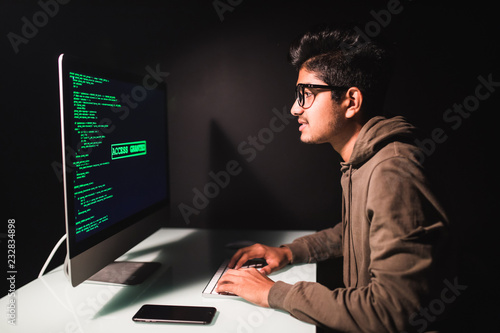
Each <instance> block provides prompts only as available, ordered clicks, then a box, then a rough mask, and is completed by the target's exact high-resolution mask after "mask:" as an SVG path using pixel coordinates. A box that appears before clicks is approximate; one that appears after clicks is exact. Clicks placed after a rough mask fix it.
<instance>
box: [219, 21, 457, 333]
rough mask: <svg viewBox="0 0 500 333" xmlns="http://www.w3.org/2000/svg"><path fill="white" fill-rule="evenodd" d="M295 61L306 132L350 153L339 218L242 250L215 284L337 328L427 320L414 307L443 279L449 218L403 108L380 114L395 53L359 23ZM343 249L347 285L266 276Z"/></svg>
mask: <svg viewBox="0 0 500 333" xmlns="http://www.w3.org/2000/svg"><path fill="white" fill-rule="evenodd" d="M290 58H291V62H292V64H293V65H294V66H296V68H297V69H298V70H299V76H298V80H297V87H296V97H297V100H296V101H295V103H294V105H293V107H292V109H291V112H292V114H293V115H294V116H297V120H298V123H299V124H300V127H299V131H300V132H301V135H300V138H301V140H302V141H303V142H305V143H315V144H319V143H329V144H331V145H332V147H333V149H335V150H336V151H337V152H338V153H339V154H340V156H341V157H342V159H343V161H345V162H342V163H341V171H342V179H341V185H342V190H343V207H342V209H343V214H342V215H343V218H342V223H339V224H337V225H336V226H335V227H333V228H331V229H326V230H323V231H320V232H318V233H316V234H313V235H310V236H306V237H302V238H299V239H297V240H295V241H294V242H293V243H291V244H286V245H283V246H281V247H279V248H276V247H268V246H265V245H261V244H256V245H254V246H251V247H247V248H244V249H240V250H239V251H237V252H236V254H235V255H234V256H233V258H232V261H231V263H230V267H234V269H233V270H229V271H228V272H227V273H226V274H225V275H224V276H223V277H222V278H221V280H220V281H219V287H218V290H219V291H220V292H222V291H226V292H232V293H235V294H238V295H240V296H241V297H243V298H244V299H247V300H248V301H250V302H253V303H255V304H257V305H260V306H264V307H272V308H277V309H282V310H285V311H288V312H290V313H291V314H292V315H293V316H295V317H297V318H298V319H300V320H303V321H306V322H310V323H314V324H316V325H319V326H325V327H329V328H332V329H335V330H336V331H342V332H344V331H346V332H387V331H389V332H402V331H415V330H417V329H422V327H423V326H422V325H417V324H418V323H417V322H416V318H417V316H416V315H417V314H418V313H419V311H420V310H421V309H422V308H425V307H426V306H428V304H429V302H430V301H431V300H432V299H433V297H436V296H435V295H434V294H433V293H432V291H433V290H435V289H437V290H439V289H442V287H443V286H442V283H443V282H442V281H443V278H442V277H441V275H440V273H439V272H438V270H437V269H436V267H438V265H441V262H440V261H439V258H438V256H437V254H439V253H443V252H440V250H441V247H442V246H443V244H444V243H445V239H446V234H447V224H448V223H447V219H446V216H445V213H444V212H443V210H442V208H441V207H440V205H439V204H438V202H437V200H436V199H435V197H434V196H433V194H432V192H431V191H430V190H429V186H428V184H427V181H426V178H425V176H424V174H423V169H422V165H421V164H420V163H419V158H418V156H419V149H418V148H417V147H416V146H415V145H414V144H413V140H414V139H413V136H412V134H413V131H414V128H413V127H412V126H411V125H410V124H408V123H407V122H406V121H405V120H404V119H403V118H402V117H394V118H390V119H387V118H384V117H382V116H377V113H378V112H380V111H381V108H382V105H381V101H382V99H383V96H384V94H385V90H386V86H387V82H388V72H389V61H388V58H389V57H388V56H387V52H386V51H385V50H384V49H383V48H382V47H380V46H379V45H377V44H375V43H373V42H369V41H363V40H362V38H361V37H360V36H359V35H357V34H356V33H355V32H354V30H351V29H338V30H323V31H319V32H312V33H307V34H305V35H304V36H303V37H302V38H301V39H300V40H299V41H298V42H297V43H296V44H294V45H292V47H291V49H290ZM339 256H343V258H344V272H343V273H344V284H345V288H338V289H335V290H329V289H327V288H326V287H324V286H323V285H321V284H319V283H311V282H299V283H296V284H295V285H289V284H287V283H284V282H282V281H277V282H274V281H272V280H271V279H269V278H268V277H267V274H269V273H271V272H273V271H276V270H278V269H280V268H283V267H284V266H285V265H288V264H294V263H303V262H317V261H322V260H326V259H328V258H332V257H339ZM252 258H265V259H266V261H267V263H268V266H266V267H265V268H263V269H262V270H261V271H260V272H259V271H257V270H255V269H248V270H243V269H239V268H240V267H241V265H242V264H243V263H244V262H245V261H247V260H248V259H252ZM438 296H439V295H438ZM419 318H420V317H419ZM427 324H430V321H428V322H427V323H426V325H425V327H427Z"/></svg>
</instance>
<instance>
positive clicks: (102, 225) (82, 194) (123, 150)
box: [59, 54, 169, 280]
mask: <svg viewBox="0 0 500 333" xmlns="http://www.w3.org/2000/svg"><path fill="white" fill-rule="evenodd" d="M59 87H60V98H61V129H62V148H63V166H64V172H63V176H64V177H63V180H64V191H65V213H66V231H67V245H68V254H69V259H70V270H71V271H73V272H72V273H74V271H76V270H78V269H80V268H82V269H85V270H87V271H88V272H87V273H85V275H88V274H90V270H88V269H87V268H86V267H75V265H80V266H85V265H87V266H88V264H87V263H85V264H83V263H81V262H79V261H77V260H74V261H73V262H72V261H71V260H72V259H75V258H77V257H78V256H81V257H82V258H83V257H85V256H88V257H89V258H88V260H93V259H95V257H96V256H100V255H101V254H100V253H99V252H98V251H101V252H102V251H103V250H102V249H105V251H106V252H108V253H109V252H111V253H112V255H111V256H113V257H114V258H113V259H109V258H108V259H106V261H108V262H110V260H111V261H112V260H114V259H115V258H116V257H117V256H119V255H121V254H123V252H124V251H126V250H128V249H129V248H131V247H132V246H134V245H135V244H136V243H137V242H139V241H140V240H142V239H143V238H144V237H147V235H149V234H150V233H151V232H152V230H156V229H157V228H158V226H161V223H162V222H163V223H164V222H165V220H163V221H158V220H159V219H162V218H164V217H161V218H160V217H155V218H153V219H152V218H151V216H152V215H153V214H154V213H157V212H158V211H160V210H164V209H165V207H166V206H168V203H169V191H168V185H169V184H168V153H167V151H168V149H167V147H168V143H167V117H166V86H165V83H164V82H152V80H149V81H148V80H145V79H144V78H143V77H140V76H136V75H132V74H129V73H126V72H125V71H117V70H114V69H108V68H104V67H101V66H97V65H95V64H91V63H89V62H87V61H84V60H81V59H78V58H75V57H72V56H68V55H64V54H63V55H61V56H60V57H59ZM161 216H164V215H161ZM140 223H142V224H144V223H145V224H147V225H149V226H148V227H144V226H142V227H141V228H139V227H137V226H134V225H136V224H140ZM127 229H129V230H127ZM138 229H145V230H143V231H141V232H139V233H138V235H137V236H138V237H132V236H133V235H128V236H126V237H125V238H124V239H122V240H119V238H120V237H119V234H121V233H123V232H124V233H129V234H137V232H138ZM131 237H132V238H133V239H131ZM108 239H113V240H112V241H110V243H109V244H106V243H105V242H106V241H107V240H108ZM117 243H119V244H117ZM125 243H126V244H125ZM98 245H100V246H98ZM99 248H101V250H97V249H99ZM92 249H93V250H94V251H93V252H92V251H91V250H92ZM124 249H125V250H124ZM87 252H89V253H87ZM92 256H93V258H92ZM86 261H87V260H86ZM102 265H103V264H100V265H93V264H92V265H91V266H95V267H93V268H92V269H91V270H92V271H95V270H96V267H97V266H102ZM70 273H71V272H70ZM70 275H71V274H70ZM80 280H81V279H80Z"/></svg>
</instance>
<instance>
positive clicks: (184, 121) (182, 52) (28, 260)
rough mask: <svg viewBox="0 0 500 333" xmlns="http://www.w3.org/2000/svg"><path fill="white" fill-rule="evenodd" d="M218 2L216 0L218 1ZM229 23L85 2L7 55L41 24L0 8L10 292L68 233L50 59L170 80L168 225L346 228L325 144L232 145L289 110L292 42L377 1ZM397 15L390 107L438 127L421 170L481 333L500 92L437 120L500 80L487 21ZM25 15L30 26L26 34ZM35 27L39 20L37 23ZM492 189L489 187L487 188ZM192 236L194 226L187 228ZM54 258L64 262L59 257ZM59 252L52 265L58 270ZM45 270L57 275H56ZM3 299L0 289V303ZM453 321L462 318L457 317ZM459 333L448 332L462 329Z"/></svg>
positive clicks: (438, 14)
mask: <svg viewBox="0 0 500 333" xmlns="http://www.w3.org/2000/svg"><path fill="white" fill-rule="evenodd" d="M223 2H225V1H223ZM232 3H233V4H235V3H237V5H236V6H231V8H232V10H231V11H225V12H224V13H223V14H222V15H223V16H222V18H223V20H221V17H220V16H219V15H218V13H217V11H216V10H215V8H214V6H213V1H152V0H149V1H148V0H142V1H139V0H137V1H127V0H121V1H88V0H86V1H83V0H71V1H69V2H68V3H67V4H64V5H59V9H58V12H57V13H56V14H55V15H53V17H49V18H48V20H47V22H41V23H40V24H39V25H40V27H39V28H38V32H37V33H36V35H34V36H33V37H32V38H29V39H28V41H27V43H26V44H20V45H19V46H18V48H19V52H17V53H16V52H15V51H14V48H13V46H12V45H11V42H10V41H9V39H8V37H7V36H8V34H9V33H11V32H12V33H15V34H17V35H22V28H23V25H24V24H25V21H26V20H28V21H30V22H33V17H34V15H35V16H36V13H37V12H39V11H41V10H42V9H41V7H40V5H39V4H38V3H37V2H36V1H18V0H16V1H14V0H8V1H2V3H1V5H0V17H1V22H2V34H1V42H0V47H1V51H0V54H1V57H2V58H1V59H2V66H1V74H0V77H1V80H2V85H1V90H0V94H1V95H0V96H1V98H0V103H1V111H2V113H1V114H2V120H3V121H2V125H3V126H2V151H3V154H2V161H3V163H2V164H3V166H5V167H6V169H4V172H3V179H4V180H5V182H6V183H5V185H3V186H2V189H3V190H4V193H3V194H4V198H6V199H7V200H6V201H3V203H2V220H1V221H3V222H2V227H1V229H0V232H2V233H6V229H7V220H8V219H12V218H14V219H15V220H16V246H17V247H16V255H17V258H16V259H17V266H18V274H17V287H21V286H22V285H23V284H25V283H27V282H29V281H31V280H33V279H34V278H35V277H36V275H37V273H38V271H39V270H40V268H41V266H42V264H43V262H44V260H45V259H46V257H47V256H48V254H49V252H50V250H51V249H52V247H53V246H54V244H55V243H56V241H57V240H58V239H59V238H60V237H61V236H62V235H63V234H64V232H65V230H64V221H63V197H62V184H61V183H60V182H59V180H58V178H57V176H56V174H55V172H54V171H53V169H52V163H53V162H54V161H59V162H60V161H61V151H60V150H61V149H60V127H59V101H58V90H57V89H58V86H57V84H58V83H57V56H58V55H59V54H60V53H63V52H65V53H69V54H75V55H80V56H82V57H85V58H88V59H91V60H95V61H99V62H101V63H102V64H104V65H113V66H116V67H118V68H126V69H128V70H130V71H133V72H135V73H137V74H139V75H142V76H143V75H146V74H147V71H146V67H147V66H150V67H151V68H157V67H158V66H159V68H160V70H161V71H162V72H168V73H169V74H168V77H166V81H167V84H168V112H169V130H170V137H169V140H170V157H171V174H170V176H171V192H172V207H173V209H172V212H173V213H172V215H173V219H172V221H171V222H170V225H171V226H175V227H188V228H238V229H244V228H251V229H322V228H325V227H329V226H332V225H333V224H335V223H336V222H338V221H339V220H340V200H341V196H340V185H339V177H340V170H339V169H340V167H339V164H338V163H339V161H340V159H339V156H338V155H337V154H336V153H335V152H334V151H333V150H332V148H331V147H330V146H328V145H319V146H311V145H305V144H302V143H300V141H299V140H298V137H299V133H298V131H297V128H298V126H297V124H296V123H295V122H294V121H293V120H292V121H290V123H289V124H288V125H286V127H285V129H284V130H283V131H281V132H279V133H274V137H273V139H272V140H271V142H269V143H268V144H266V145H265V148H264V149H263V150H262V151H258V152H257V155H256V157H255V159H253V160H252V161H250V162H248V161H247V160H246V159H245V158H244V156H242V155H241V154H240V153H238V149H237V147H238V145H239V144H241V143H242V142H244V141H247V142H248V140H249V136H257V135H258V133H259V132H260V131H261V130H262V129H264V128H266V127H269V122H270V120H271V119H272V118H273V117H275V113H273V109H275V108H276V109H278V110H279V111H281V110H283V109H284V108H285V109H287V110H288V109H289V108H290V107H291V106H292V103H293V88H294V85H295V81H296V76H297V73H296V72H295V71H294V70H293V69H292V68H291V67H290V66H289V65H288V63H287V61H286V55H287V49H288V45H289V43H290V42H291V41H292V40H293V39H294V38H295V37H296V36H298V35H299V34H300V33H301V32H303V31H305V30H306V29H308V28H310V27H311V26H312V25H316V24H320V23H336V22H346V21H356V22H358V27H360V29H361V30H363V31H364V30H365V28H367V27H373V26H376V21H375V18H374V15H373V13H374V12H373V11H375V12H379V11H380V10H383V9H386V8H387V3H388V2H387V1H319V0H313V1H248V0H247V1H232ZM401 6H402V8H403V9H402V11H401V12H400V13H399V14H397V15H392V17H391V18H390V21H389V22H388V23H387V24H384V26H380V24H379V25H378V26H379V27H380V34H379V35H380V36H384V37H386V38H388V39H390V40H392V41H394V42H395V43H396V44H397V45H398V50H399V51H398V56H397V62H396V69H395V75H394V79H393V81H392V83H391V86H390V90H389V92H388V98H387V104H386V109H387V111H388V112H389V113H391V114H402V115H404V116H406V117H407V118H408V119H409V120H410V121H412V122H413V123H414V124H415V125H417V126H418V127H420V128H421V129H422V133H423V136H424V137H425V138H429V137H431V132H432V131H433V130H434V129H435V128H441V129H443V131H444V133H445V134H446V138H447V139H446V141H444V142H443V143H438V144H435V146H434V147H433V148H432V147H430V146H429V147H428V149H431V148H432V149H431V150H429V151H430V153H429V156H427V157H426V160H425V164H426V166H427V167H428V168H429V170H430V171H431V179H432V180H433V181H434V183H435V185H436V188H437V191H438V193H439V194H440V195H441V197H442V200H443V202H444V204H445V205H446V206H447V208H448V212H449V215H450V218H451V220H452V221H453V222H454V224H455V225H456V226H458V231H459V233H458V237H459V238H458V239H459V243H460V244H461V249H460V251H459V253H457V254H458V255H459V257H460V260H461V269H462V273H461V277H460V281H463V283H464V284H467V285H468V286H469V288H468V290H467V292H466V293H465V294H464V296H463V297H462V302H463V304H464V305H463V309H462V314H461V316H460V318H461V319H462V321H464V322H467V323H469V324H467V325H466V324H462V326H460V327H462V328H464V330H465V331H468V330H473V329H472V328H477V329H479V328H480V327H482V325H484V322H485V320H486V319H487V318H494V317H495V316H496V315H497V313H498V312H497V311H496V310H495V309H494V308H493V307H492V306H491V305H487V303H489V302H490V301H489V300H491V299H493V303H498V296H499V295H498V287H495V286H497V285H498V278H499V275H500V274H499V273H498V271H499V268H498V262H499V260H498V257H497V254H498V251H497V250H496V234H495V227H496V224H497V219H496V218H495V216H494V215H493V210H494V207H495V205H496V204H497V199H498V195H497V194H496V185H497V183H498V181H497V180H496V178H497V177H494V173H493V163H495V155H496V154H495V152H496V151H497V150H496V149H494V148H493V143H494V142H495V141H494V140H495V138H494V133H495V132H494V131H495V128H496V126H495V122H496V119H498V116H497V111H498V98H497V97H498V93H499V91H498V90H499V89H498V88H497V91H495V92H493V93H491V96H490V97H489V98H488V99H486V100H484V101H481V102H480V104H479V107H478V108H477V110H476V111H474V112H473V113H471V114H470V116H469V117H468V118H466V119H463V121H462V123H461V125H460V126H459V127H458V128H457V129H453V128H452V127H451V126H450V125H451V124H450V123H446V122H445V121H444V120H443V114H444V113H445V111H446V110H447V109H449V108H452V107H453V105H454V104H455V103H457V104H461V103H463V101H464V99H466V98H467V97H468V96H470V95H474V93H475V88H476V86H477V85H478V84H479V83H480V81H479V80H478V77H479V76H482V77H484V78H488V76H489V75H492V79H493V81H495V82H498V81H500V73H499V72H498V70H497V68H498V67H497V65H496V62H497V59H498V58H499V53H498V47H497V45H498V39H499V38H498V32H499V29H498V25H497V15H495V12H496V8H495V7H493V5H485V4H484V3H482V2H481V1H475V2H470V3H469V2H460V3H457V2H450V4H445V3H442V2H439V3H437V2H431V1H418V0H414V1H401ZM23 17H25V18H26V20H24V21H23ZM38 17H41V16H38ZM230 160H236V161H238V163H239V164H240V166H241V168H242V171H241V173H240V174H238V175H237V176H234V177H232V178H231V180H230V184H229V185H228V186H227V187H226V188H224V189H221V190H220V192H219V193H218V195H217V196H216V197H215V198H213V199H211V200H210V203H209V204H208V205H207V207H206V208H204V209H201V210H200V212H199V214H198V215H192V216H191V217H190V219H189V221H186V220H185V219H183V218H182V216H181V214H180V212H179V209H178V208H177V207H178V205H179V204H181V203H184V204H186V205H190V206H193V197H194V192H193V189H195V188H196V189H199V190H203V187H204V186H205V184H207V183H209V182H210V181H211V179H210V177H209V176H208V173H209V172H210V171H213V172H218V171H220V170H223V169H224V168H225V165H226V163H227V162H228V161H230ZM494 179H495V180H494ZM187 222H189V223H187ZM60 252H63V251H60ZM63 256H64V253H58V255H57V256H56V259H55V261H54V264H53V265H52V266H54V265H58V264H61V263H62V259H63ZM52 266H51V267H52ZM4 294H6V290H2V291H0V295H4ZM457 318H458V317H457ZM457 320H458V319H457Z"/></svg>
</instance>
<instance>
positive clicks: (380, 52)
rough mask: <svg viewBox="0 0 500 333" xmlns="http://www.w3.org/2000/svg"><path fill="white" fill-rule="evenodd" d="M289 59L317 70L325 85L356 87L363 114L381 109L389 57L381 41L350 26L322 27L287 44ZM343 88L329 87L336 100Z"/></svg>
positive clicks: (295, 65)
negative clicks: (331, 88)
mask: <svg viewBox="0 0 500 333" xmlns="http://www.w3.org/2000/svg"><path fill="white" fill-rule="evenodd" d="M289 61H290V63H291V64H292V65H293V66H294V67H295V68H296V69H297V70H300V69H301V68H303V67H304V68H305V69H306V70H308V71H311V72H315V73H317V75H318V77H319V78H320V79H321V80H323V81H324V82H325V83H327V84H328V85H332V86H346V87H357V88H358V89H359V90H360V91H361V93H362V94H363V96H364V99H363V104H364V105H363V113H364V116H365V117H371V116H374V115H376V114H381V113H382V107H383V102H384V99H385V94H386V90H387V86H388V83H389V78H390V71H391V57H390V55H389V52H388V50H387V49H386V47H384V46H383V45H382V44H381V43H378V42H375V41H373V40H367V37H366V36H361V35H360V34H359V33H358V32H356V30H355V29H354V28H352V27H340V28H322V29H321V30H313V31H309V32H307V33H305V34H304V35H303V36H302V37H301V38H299V39H297V40H296V41H295V42H294V43H293V44H292V45H291V46H290V51H289ZM345 92H346V90H344V91H338V90H337V91H332V98H333V99H334V100H335V101H336V102H339V101H340V100H341V99H342V97H343V96H344V95H345Z"/></svg>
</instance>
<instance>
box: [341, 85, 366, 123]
mask: <svg viewBox="0 0 500 333" xmlns="http://www.w3.org/2000/svg"><path fill="white" fill-rule="evenodd" d="M344 103H345V107H346V111H345V117H346V118H353V117H354V116H355V115H356V114H357V113H358V112H359V110H361V104H362V103H363V94H362V93H361V90H359V89H358V88H356V87H351V88H349V90H347V92H346V94H345V100H344Z"/></svg>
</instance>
